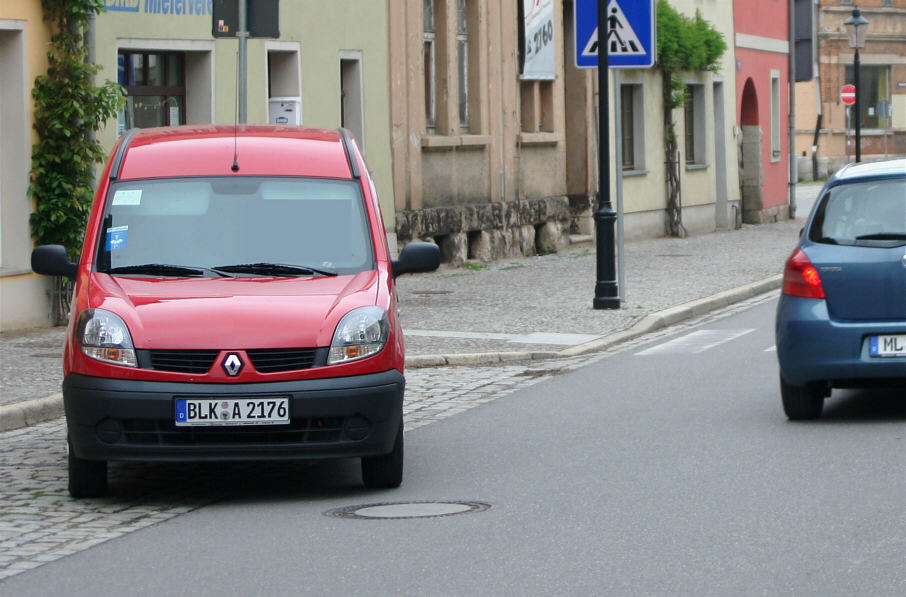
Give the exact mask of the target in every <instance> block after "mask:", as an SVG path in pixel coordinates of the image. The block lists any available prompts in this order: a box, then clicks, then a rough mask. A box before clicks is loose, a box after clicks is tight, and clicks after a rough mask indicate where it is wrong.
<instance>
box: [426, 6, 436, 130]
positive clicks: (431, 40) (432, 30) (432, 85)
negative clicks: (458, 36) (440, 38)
mask: <svg viewBox="0 0 906 597" xmlns="http://www.w3.org/2000/svg"><path fill="white" fill-rule="evenodd" d="M424 22H425V24H424V29H425V46H424V61H425V122H426V123H427V126H428V129H429V130H433V129H434V127H436V126H437V104H436V102H435V97H436V89H437V63H436V60H437V30H436V26H435V19H434V0H424Z"/></svg>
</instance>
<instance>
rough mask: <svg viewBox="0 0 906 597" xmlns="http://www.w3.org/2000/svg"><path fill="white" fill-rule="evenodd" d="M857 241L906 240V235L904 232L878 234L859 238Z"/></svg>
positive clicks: (864, 235)
mask: <svg viewBox="0 0 906 597" xmlns="http://www.w3.org/2000/svg"><path fill="white" fill-rule="evenodd" d="M856 240H906V234H903V233H902V232H876V233H874V234H863V235H862V236H857V237H856Z"/></svg>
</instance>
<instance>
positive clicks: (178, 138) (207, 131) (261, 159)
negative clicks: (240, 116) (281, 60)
mask: <svg viewBox="0 0 906 597" xmlns="http://www.w3.org/2000/svg"><path fill="white" fill-rule="evenodd" d="M119 143H120V145H122V144H126V146H125V147H124V148H120V147H119V146H118V148H117V154H115V155H120V154H121V155H122V158H121V160H120V163H119V164H117V163H114V171H111V173H110V175H111V178H117V179H138V178H169V177H181V176H317V177H325V178H352V172H351V169H350V163H349V158H347V154H346V147H345V145H344V142H343V137H342V135H341V133H340V131H338V130H336V129H321V128H312V127H297V126H278V125H239V126H235V127H234V126H228V125H185V126H176V127H162V128H149V129H137V130H135V131H132V132H130V133H127V135H125V136H124V137H123V138H121V139H120V142H119ZM234 156H235V157H236V163H237V164H238V165H239V169H238V171H235V172H234V171H233V170H232V166H233V158H234ZM114 161H115V162H116V161H117V160H116V159H115V160H114Z"/></svg>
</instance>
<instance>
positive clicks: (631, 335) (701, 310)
mask: <svg viewBox="0 0 906 597" xmlns="http://www.w3.org/2000/svg"><path fill="white" fill-rule="evenodd" d="M782 282H783V276H782V275H780V274H778V275H776V276H771V277H770V278H765V279H764V280H759V281H758V282H752V283H751V284H746V285H744V286H739V287H737V288H732V289H730V290H725V291H723V292H719V293H717V294H714V295H711V296H708V297H705V298H701V299H696V300H694V301H689V302H688V303H683V304H681V305H677V306H676V307H670V308H669V309H665V310H663V311H659V312H657V313H651V314H649V315H646V316H645V317H643V318H642V319H640V320H639V321H637V322H636V323H634V324H633V325H632V326H630V327H628V328H626V329H625V330H621V331H618V332H613V333H611V334H607V335H606V336H601V337H600V338H598V339H596V340H592V341H591V342H586V343H585V344H580V345H578V346H571V347H569V348H566V349H564V350H561V351H558V352H477V353H464V354H451V355H442V354H433V355H429V354H426V355H416V356H412V357H407V358H406V367H407V368H409V369H420V368H424V367H443V366H447V365H472V366H474V365H494V364H497V363H514V362H519V361H535V360H545V359H558V358H566V357H575V356H580V355H585V354H589V353H592V352H596V351H599V350H604V349H607V348H610V347H611V346H615V345H617V344H619V343H621V342H626V341H627V340H633V339H635V338H638V337H639V336H643V335H645V334H648V333H650V332H653V331H656V330H660V329H663V328H666V327H669V326H671V325H674V324H676V323H679V322H681V321H685V320H687V319H692V318H693V317H698V316H700V315H704V314H706V313H709V312H711V311H715V310H717V309H721V308H723V307H729V306H730V305H732V304H734V303H738V302H741V301H744V300H747V299H750V298H753V297H756V296H758V295H759V294H764V293H766V292H770V291H772V290H776V289H778V288H780V286H781V284H782Z"/></svg>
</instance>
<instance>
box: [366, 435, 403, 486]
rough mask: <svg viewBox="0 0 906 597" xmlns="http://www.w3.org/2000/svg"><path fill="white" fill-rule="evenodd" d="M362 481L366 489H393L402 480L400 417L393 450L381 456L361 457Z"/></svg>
mask: <svg viewBox="0 0 906 597" xmlns="http://www.w3.org/2000/svg"><path fill="white" fill-rule="evenodd" d="M362 482H363V483H364V484H365V487H366V488H368V489H395V488H397V487H399V486H400V484H402V482H403V420H402V419H400V424H399V429H398V430H397V432H396V440H395V441H394V442H393V450H391V451H390V453H389V454H382V455H381V456H364V457H362Z"/></svg>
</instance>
